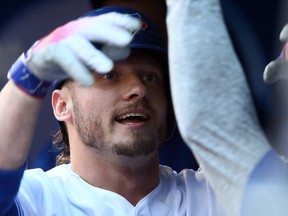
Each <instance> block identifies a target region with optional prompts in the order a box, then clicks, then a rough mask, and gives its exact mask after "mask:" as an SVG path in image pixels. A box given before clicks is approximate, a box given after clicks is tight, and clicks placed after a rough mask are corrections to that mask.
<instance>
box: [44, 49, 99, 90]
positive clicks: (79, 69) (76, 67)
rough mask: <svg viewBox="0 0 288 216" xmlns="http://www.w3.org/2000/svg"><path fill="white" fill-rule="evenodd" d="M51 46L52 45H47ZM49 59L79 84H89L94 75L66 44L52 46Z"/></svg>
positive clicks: (91, 83)
mask: <svg viewBox="0 0 288 216" xmlns="http://www.w3.org/2000/svg"><path fill="white" fill-rule="evenodd" d="M49 47H52V46H49ZM50 50H51V51H50V53H51V54H50V56H51V61H53V62H54V63H55V64H57V65H59V66H60V68H62V70H63V71H65V73H66V74H67V75H68V77H69V78H71V79H73V80H75V81H77V82H78V83H79V84H80V85H84V86H91V85H93V83H94V77H93V75H92V74H91V73H90V70H89V69H88V68H87V67H86V66H85V65H84V64H83V62H82V61H81V60H80V59H79V58H78V57H77V56H76V55H75V54H74V53H73V52H71V49H70V48H68V47H67V46H60V45H59V44H58V45H57V46H53V48H51V49H50Z"/></svg>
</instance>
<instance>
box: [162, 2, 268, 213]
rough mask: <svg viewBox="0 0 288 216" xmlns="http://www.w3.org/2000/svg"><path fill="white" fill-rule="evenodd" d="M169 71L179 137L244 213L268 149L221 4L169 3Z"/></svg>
mask: <svg viewBox="0 0 288 216" xmlns="http://www.w3.org/2000/svg"><path fill="white" fill-rule="evenodd" d="M167 5H168V16H167V27H168V35H169V37H168V38H169V61H170V62H169V64H170V65H169V68H170V79H171V85H172V86H171V89H172V97H173V104H174V109H175V115H176V119H177V122H178V125H179V129H180V133H181V134H182V136H183V138H184V140H185V141H186V143H188V145H189V147H190V148H191V150H192V151H193V153H194V155H195V157H196V158H197V160H198V162H199V164H200V166H201V167H202V169H203V170H204V171H205V175H206V177H207V179H208V181H209V183H210V185H211V187H212V188H213V189H214V191H215V194H216V195H217V197H218V198H219V200H220V201H221V203H222V204H223V205H224V207H225V208H226V210H227V212H228V215H230V216H231V215H233V216H236V215H240V207H241V200H242V196H243V191H244V188H245V185H246V183H247V181H248V178H249V175H250V173H251V172H252V171H253V169H254V168H255V166H256V165H257V163H258V162H259V161H260V160H261V158H262V157H263V156H264V155H265V154H266V153H267V152H268V151H269V149H270V145H269V144H268V141H267V140H266V138H265V136H264V134H263V132H262V130H261V128H260V126H259V124H258V120H257V117H256V114H255V110H254V106H253V103H252V99H251V95H250V92H249V88H248V85H247V82H246V80H245V77H244V73H243V69H242V67H241V65H240V63H239V61H238V59H237V56H236V54H235V52H234V50H233V46H232V44H231V41H230V38H229V36H228V33H227V30H226V27H225V24H224V21H223V18H222V14H221V8H220V4H219V1H218V0H201V1H195V0H180V1H178V0H167Z"/></svg>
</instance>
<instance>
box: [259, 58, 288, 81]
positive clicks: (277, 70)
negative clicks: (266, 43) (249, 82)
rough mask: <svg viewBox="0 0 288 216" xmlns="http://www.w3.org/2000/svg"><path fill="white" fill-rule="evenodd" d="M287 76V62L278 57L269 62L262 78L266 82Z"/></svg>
mask: <svg viewBox="0 0 288 216" xmlns="http://www.w3.org/2000/svg"><path fill="white" fill-rule="evenodd" d="M287 78H288V62H287V61H286V60H282V59H278V60H275V61H272V62H270V63H269V64H268V65H267V66H266V67H265V70H264V73H263V79H264V81H265V82H266V83H274V82H276V81H277V80H283V79H287Z"/></svg>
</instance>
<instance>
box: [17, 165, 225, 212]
mask: <svg viewBox="0 0 288 216" xmlns="http://www.w3.org/2000/svg"><path fill="white" fill-rule="evenodd" d="M17 205H18V207H20V208H19V209H22V211H23V213H24V215H29V216H33V215H41V216H45V215H49V216H51V215H55V216H56V215H59V216H60V215H61V216H63V215H65V216H68V215H77V216H82V215H83V216H84V215H85V216H87V215H88V216H89V215H93V216H95V215H101V216H103V215H107V216H113V215H118V216H119V215H123V216H124V215H125V216H129V215H131V216H132V215H139V216H140V215H145V216H149V215H151V216H152V215H155V216H161V215H163V216H169V215H171V216H172V215H177V216H179V215H189V216H225V214H224V212H223V211H222V208H221V206H220V205H219V203H218V202H217V200H216V198H215V196H214V195H213V192H212V190H211V189H210V187H209V186H208V184H207V181H206V180H205V178H204V177H203V175H202V172H201V171H198V172H195V171H193V170H188V169H187V170H183V171H182V172H181V173H179V174H177V173H176V172H174V171H173V170H172V169H171V168H169V167H166V166H160V182H159V184H158V186H157V187H156V188H155V189H154V190H153V191H152V192H150V193H149V194H148V195H147V196H146V197H144V198H143V199H142V200H141V201H140V202H139V203H138V204H137V205H136V206H133V205H132V204H131V203H129V202H128V201H127V200H126V199H125V198H124V197H122V196H120V195H119V194H116V193H114V192H111V191H108V190H104V189H101V188H97V187H94V186H91V185H90V184H88V183H86V182H85V181H84V180H83V179H82V178H81V177H79V176H78V175H77V174H76V173H74V172H73V171H72V170H71V168H70V165H69V164H68V165H60V166H58V167H55V168H53V169H52V170H50V171H48V172H44V171H43V170H41V169H32V170H27V171H25V173H24V177H23V179H22V182H21V187H20V190H19V193H18V195H17Z"/></svg>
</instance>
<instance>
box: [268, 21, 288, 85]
mask: <svg viewBox="0 0 288 216" xmlns="http://www.w3.org/2000/svg"><path fill="white" fill-rule="evenodd" d="M280 40H281V41H283V42H285V44H284V47H283V50H282V52H281V55H280V56H279V58H278V59H276V60H274V61H271V62H270V63H269V64H268V65H267V66H266V67H265V70H264V74H263V78H264V81H265V82H266V83H273V82H276V81H277V80H281V79H288V45H287V43H288V24H286V25H285V26H284V28H283V29H282V31H281V33H280Z"/></svg>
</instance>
